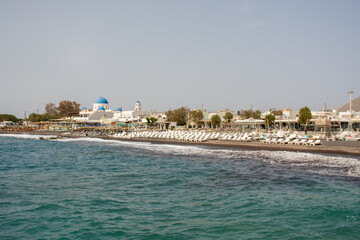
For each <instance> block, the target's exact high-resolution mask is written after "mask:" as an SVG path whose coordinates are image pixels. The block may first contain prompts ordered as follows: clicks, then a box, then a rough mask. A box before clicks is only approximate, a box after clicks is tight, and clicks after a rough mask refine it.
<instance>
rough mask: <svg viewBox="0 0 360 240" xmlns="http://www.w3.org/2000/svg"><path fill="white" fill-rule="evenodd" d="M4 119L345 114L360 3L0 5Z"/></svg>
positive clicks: (359, 70) (354, 70)
mask: <svg viewBox="0 0 360 240" xmlns="http://www.w3.org/2000/svg"><path fill="white" fill-rule="evenodd" d="M0 81H1V86H0V89H1V90H0V113H9V114H15V115H17V116H18V117H23V115H24V111H27V113H28V114H29V113H31V112H36V110H37V109H39V112H40V113H41V112H43V111H44V107H45V104H46V103H49V102H54V103H56V104H57V103H58V102H59V101H61V100H73V101H77V102H79V103H81V105H82V106H85V107H88V108H91V107H92V103H93V101H94V100H95V99H96V98H98V97H100V96H103V97H105V98H107V99H108V101H109V103H110V108H116V107H123V109H124V110H127V109H133V107H134V103H135V101H137V100H140V101H141V102H142V104H143V108H144V109H146V110H150V109H154V110H155V109H157V110H159V111H164V110H167V109H169V108H172V109H174V108H177V107H180V106H189V107H190V108H200V107H201V104H204V108H205V109H207V110H210V111H217V110H222V109H225V108H229V109H232V110H235V111H237V110H238V109H248V108H250V105H251V104H253V107H254V108H255V109H261V110H268V109H269V108H270V107H275V108H277V109H282V108H292V109H294V110H298V109H299V108H301V107H303V106H305V105H306V106H308V107H310V108H311V109H313V110H316V109H318V110H321V109H322V108H323V106H324V103H327V106H328V108H336V107H339V106H340V105H343V104H345V103H347V102H348V99H349V96H348V94H347V92H348V91H349V90H353V91H354V95H353V97H354V98H355V97H357V96H359V95H360V1H358V0H354V1H351V0H338V1H332V0H317V1H314V0H308V1H306V0H299V1H287V0H284V1H276V0H271V1H270V0H264V1H257V0H254V1H253V0H251V1H250V0H249V1H241V0H238V1H220V0H218V1H209V0H205V1H198V0H189V1H186V0H185V1H170V0H166V1H158V0H154V1H150V0H146V1H145V0H144V1H136V0H131V1H130V0H129V1H118V0H116V1H106V0H105V1H100V0H98V1H89V0H86V1H80V0H77V1H64V0H61V1H60V0H59V1H47V0H46V1H36V0H32V1H28V0H24V1H18V0H0Z"/></svg>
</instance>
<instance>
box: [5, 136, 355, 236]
mask: <svg viewBox="0 0 360 240" xmlns="http://www.w3.org/2000/svg"><path fill="white" fill-rule="evenodd" d="M40 137H41V136H40V135H28V134H20V135H16V134H2V135H0V239H360V159H359V157H356V156H340V155H326V154H315V153H300V152H286V151H261V150H252V151H249V150H242V149H231V148H216V147H208V146H189V145H167V144H152V143H147V142H126V141H116V140H102V139H96V138H77V139H73V138H72V139H70V138H69V139H59V140H52V141H44V140H40V139H39V138H40ZM47 137H48V136H47Z"/></svg>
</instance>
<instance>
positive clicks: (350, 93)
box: [348, 91, 354, 130]
mask: <svg viewBox="0 0 360 240" xmlns="http://www.w3.org/2000/svg"><path fill="white" fill-rule="evenodd" d="M353 93H354V92H353V91H350V92H348V94H349V95H350V121H349V130H350V128H351V130H352V126H351V125H352V124H351V116H352V109H351V95H352V94H353Z"/></svg>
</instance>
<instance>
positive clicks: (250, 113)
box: [238, 109, 261, 119]
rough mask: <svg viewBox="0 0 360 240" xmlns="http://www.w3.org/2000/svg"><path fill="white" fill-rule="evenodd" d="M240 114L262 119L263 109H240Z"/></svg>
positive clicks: (245, 117)
mask: <svg viewBox="0 0 360 240" xmlns="http://www.w3.org/2000/svg"><path fill="white" fill-rule="evenodd" d="M238 115H239V116H240V117H242V118H244V119H249V118H254V119H260V118H261V111H260V110H255V111H253V110H252V109H248V110H241V111H238Z"/></svg>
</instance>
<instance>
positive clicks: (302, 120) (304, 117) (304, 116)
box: [298, 106, 312, 130]
mask: <svg viewBox="0 0 360 240" xmlns="http://www.w3.org/2000/svg"><path fill="white" fill-rule="evenodd" d="M311 118H312V114H311V110H310V108H308V107H306V106H305V107H303V108H301V109H300V111H299V119H298V123H299V124H305V130H306V128H307V125H308V124H309V121H310V119H311Z"/></svg>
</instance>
